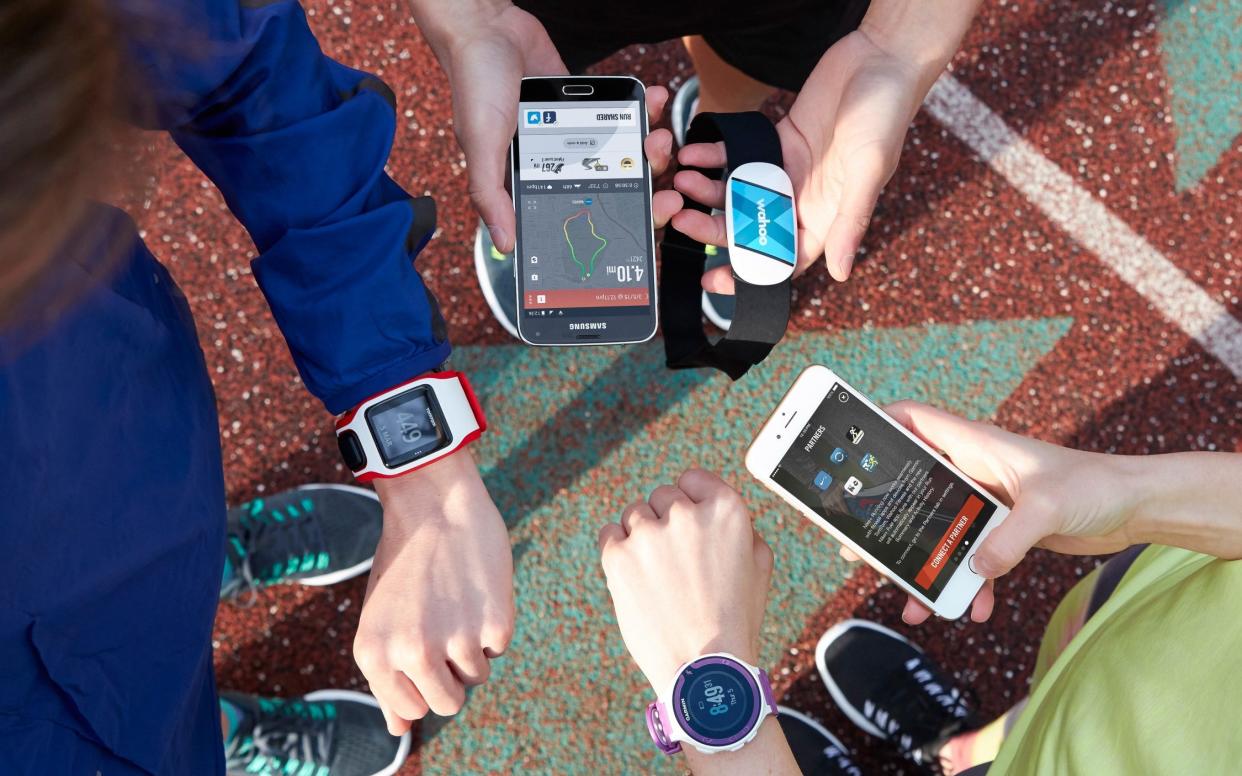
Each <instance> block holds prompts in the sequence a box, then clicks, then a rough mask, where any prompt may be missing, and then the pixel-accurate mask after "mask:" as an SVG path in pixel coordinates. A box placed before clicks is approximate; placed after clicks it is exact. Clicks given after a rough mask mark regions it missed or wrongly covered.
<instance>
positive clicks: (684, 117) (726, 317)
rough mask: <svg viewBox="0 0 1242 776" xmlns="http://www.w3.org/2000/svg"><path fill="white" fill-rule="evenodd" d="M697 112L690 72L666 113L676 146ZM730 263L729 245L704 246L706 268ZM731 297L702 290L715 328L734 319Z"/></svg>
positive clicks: (683, 140) (696, 94) (696, 87)
mask: <svg viewBox="0 0 1242 776" xmlns="http://www.w3.org/2000/svg"><path fill="white" fill-rule="evenodd" d="M698 112H699V77H698V76H697V75H696V76H691V77H690V78H689V79H688V80H687V81H686V82H685V83H684V84H682V85H681V88H680V89H678V90H677V94H675V95H673V107H672V109H671V110H670V111H669V116H670V119H671V121H672V124H673V137H674V138H675V139H676V140H677V145H678V147H681V146H684V145H685V144H686V131H687V130H689V128H690V121H691V120H692V119H693V118H694V116H695V114H696V113H698ZM721 212H722V211H720V210H715V211H712V214H713V215H719V214H720V213H721ZM728 265H729V249H728V248H724V247H717V246H715V245H709V246H707V266H706V267H705V269H715V268H716V267H727V266H728ZM733 310H734V299H733V297H732V296H731V295H728V294H709V293H707V292H706V291H704V292H703V315H705V316H707V320H709V321H711V322H712V323H713V324H715V325H716V326H717V327H718V328H720V329H723V330H725V331H728V330H729V326H730V325H732V323H733Z"/></svg>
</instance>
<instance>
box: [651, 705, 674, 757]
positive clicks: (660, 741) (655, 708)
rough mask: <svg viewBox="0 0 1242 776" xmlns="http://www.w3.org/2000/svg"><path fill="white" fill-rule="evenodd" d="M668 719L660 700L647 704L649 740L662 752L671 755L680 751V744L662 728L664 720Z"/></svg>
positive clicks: (665, 709)
mask: <svg viewBox="0 0 1242 776" xmlns="http://www.w3.org/2000/svg"><path fill="white" fill-rule="evenodd" d="M665 719H668V710H667V708H666V707H665V706H664V704H663V703H661V702H660V701H658V700H656V701H652V702H651V703H648V704H647V732H648V733H650V734H651V740H652V741H654V742H655V745H656V746H657V747H658V748H659V749H660V751H661V752H663V753H664V754H668V755H672V754H677V753H678V752H680V751H681V744H680V743H679V742H677V741H674V740H672V738H671V737H670V736H669V735H668V731H667V730H665V729H664V720H665Z"/></svg>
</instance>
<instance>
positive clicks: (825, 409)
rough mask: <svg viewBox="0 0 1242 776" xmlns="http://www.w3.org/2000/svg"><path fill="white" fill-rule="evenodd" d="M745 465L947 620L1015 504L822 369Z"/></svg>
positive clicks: (956, 613) (960, 608) (956, 612)
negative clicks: (984, 545) (979, 554)
mask: <svg viewBox="0 0 1242 776" xmlns="http://www.w3.org/2000/svg"><path fill="white" fill-rule="evenodd" d="M746 468H747V469H748V470H749V471H750V473H751V474H752V475H754V476H755V478H757V479H758V480H759V481H760V482H762V483H763V484H764V485H765V486H767V488H768V489H769V490H771V491H773V492H774V493H776V494H777V495H778V496H780V497H781V498H783V499H784V500H785V501H787V502H789V504H790V505H791V506H793V507H794V508H795V509H797V510H798V511H799V512H801V513H802V514H803V515H805V516H806V517H807V518H808V519H809V520H811V522H813V523H815V524H816V525H818V526H819V527H821V528H823V529H824V530H825V531H827V532H828V533H830V534H832V535H833V536H835V537H836V538H837V539H838V540H839V541H840V542H841V543H842V544H844V545H845V546H847V547H849V548H850V549H851V550H853V551H854V552H856V553H857V554H858V555H859V556H860V557H862V558H863V560H865V561H867V563H869V564H870V565H871V566H872V567H873V568H875V569H876V570H878V571H880V572H881V573H883V574H884V575H885V576H887V577H889V578H890V579H892V580H893V581H894V582H895V583H897V584H898V585H900V586H901V588H902V589H903V590H905V591H906V592H907V593H909V594H910V595H912V596H914V597H915V598H917V599H918V600H919V601H921V602H922V603H923V604H924V605H925V606H927V607H928V608H929V609H931V610H932V611H933V612H935V613H936V614H938V615H939V616H941V617H947V618H949V619H957V618H958V617H961V616H962V614H963V613H964V612H965V611H966V609H967V607H969V606H970V602H971V600H973V599H974V597H975V594H976V593H978V592H979V588H980V587H982V586H983V583H984V581H985V579H984V578H983V577H981V576H979V575H978V574H976V573H974V571H973V570H972V568H971V558H972V557H973V556H974V554H975V550H976V549H978V547H979V543H980V542H982V541H983V538H984V537H985V536H987V535H988V532H989V531H991V530H992V529H993V528H995V527H996V526H998V525H1000V523H1001V521H1002V520H1004V519H1005V516H1006V515H1008V514H1009V510H1008V509H1007V508H1006V507H1005V506H1004V505H1003V504H1001V503H1000V502H999V501H997V500H996V499H995V498H993V497H992V496H991V494H989V493H988V492H987V491H986V490H984V489H983V488H982V487H981V486H980V485H978V484H976V483H975V482H973V481H972V480H971V479H970V478H969V477H967V476H966V475H965V474H963V473H962V472H960V471H958V469H957V468H956V467H954V466H953V464H951V463H949V462H948V461H947V460H945V458H944V457H943V456H941V455H939V454H937V453H936V452H935V451H933V450H932V449H931V448H930V447H928V446H927V445H926V444H924V443H923V442H922V440H920V439H919V438H918V437H916V436H914V435H913V434H912V433H910V432H909V431H907V430H906V429H905V428H904V427H903V426H902V425H901V424H900V423H898V422H897V421H895V420H893V419H892V418H890V417H889V416H888V415H886V414H885V413H884V411H883V410H881V409H880V408H879V407H877V406H876V405H875V404H873V403H871V401H869V400H868V399H867V397H865V396H863V395H862V394H861V393H859V392H858V391H856V390H854V389H853V388H852V387H850V386H849V385H847V384H846V383H845V381H844V380H842V379H841V378H840V377H838V376H837V375H836V374H834V373H833V372H832V370H830V369H828V368H827V367H823V366H818V365H816V366H810V367H808V368H807V369H805V370H804V371H803V372H802V374H801V375H799V376H798V379H797V380H796V381H795V382H794V384H793V386H792V387H791V388H790V389H789V391H788V392H787V393H786V394H785V397H784V398H783V399H781V402H780V404H779V405H778V406H777V407H776V409H775V410H774V411H773V412H772V415H771V417H769V418H768V420H767V422H766V423H764V424H763V428H762V429H761V430H760V431H759V434H758V436H756V437H755V441H754V442H752V443H751V446H750V449H749V450H748V451H747V452H746Z"/></svg>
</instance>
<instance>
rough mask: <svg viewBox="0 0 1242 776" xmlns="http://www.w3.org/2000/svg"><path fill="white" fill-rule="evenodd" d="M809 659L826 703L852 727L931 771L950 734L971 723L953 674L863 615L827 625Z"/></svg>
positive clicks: (971, 715)
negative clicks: (827, 694)
mask: <svg viewBox="0 0 1242 776" xmlns="http://www.w3.org/2000/svg"><path fill="white" fill-rule="evenodd" d="M815 664H816V665H817V666H819V675H820V676H821V677H823V680H824V684H826V685H827V686H828V692H830V693H831V694H832V698H833V700H835V701H836V702H837V705H838V706H840V707H841V710H842V711H843V712H845V715H846V716H847V717H849V718H850V720H851V721H852V722H853V723H854V724H855V725H858V726H859V727H860V728H862V729H863V730H865V731H866V732H868V733H870V734H871V735H873V736H875V737H876V738H880V739H883V740H885V741H891V742H892V743H893V744H895V745H896V746H897V748H898V749H899V750H900V751H901V753H902V754H903V755H905V756H906V757H907V758H908V759H910V760H912V761H913V762H915V763H917V764H920V765H923V766H926V767H928V768H929V769H933V770H934V769H936V768H937V767H938V766H939V761H938V753H939V751H940V748H941V747H942V746H944V744H945V742H946V741H948V740H949V738H951V737H952V736H954V735H956V734H957V733H959V732H961V731H963V730H969V729H972V728H975V727H978V726H979V721H978V720H977V719H976V717H975V714H974V710H973V709H972V708H971V704H970V703H969V702H968V701H967V699H966V697H965V696H964V694H963V692H962V691H961V690H960V689H959V688H958V687H956V686H955V684H954V682H953V679H952V678H951V677H949V676H948V675H947V674H945V673H944V672H943V671H942V670H941V669H940V668H939V667H938V666H937V665H936V664H935V663H933V662H931V660H929V659H928V657H927V656H926V655H924V654H923V650H921V649H919V648H918V647H916V646H915V645H914V644H911V643H910V642H909V641H908V640H906V638H905V637H903V636H902V635H901V634H899V633H896V632H894V631H892V630H889V629H888V628H885V627H884V626H882V625H876V624H875V623H873V622H866V621H865V620H846V621H844V622H841V623H838V624H837V625H834V626H833V627H832V628H829V629H828V632H827V633H825V634H824V635H823V637H822V638H820V640H819V644H818V645H816V647H815Z"/></svg>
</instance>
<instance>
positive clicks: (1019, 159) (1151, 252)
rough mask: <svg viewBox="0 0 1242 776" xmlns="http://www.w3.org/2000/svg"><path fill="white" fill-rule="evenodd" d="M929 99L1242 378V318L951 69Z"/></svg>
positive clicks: (1005, 173) (959, 132)
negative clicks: (1119, 216)
mask: <svg viewBox="0 0 1242 776" xmlns="http://www.w3.org/2000/svg"><path fill="white" fill-rule="evenodd" d="M923 106H924V107H925V108H927V112H928V113H930V114H931V115H932V117H934V118H935V119H936V120H937V121H939V122H940V123H941V124H943V125H944V126H945V127H946V128H947V129H948V130H949V131H950V132H952V133H953V134H954V135H956V136H957V137H958V139H959V140H961V141H962V142H964V143H965V144H966V145H968V146H970V148H971V150H973V151H974V152H975V153H976V154H978V155H979V157H980V158H981V159H983V161H985V162H987V164H988V166H989V167H991V168H992V169H993V170H995V171H996V172H998V173H1000V175H1001V176H1002V177H1004V178H1005V180H1006V181H1008V182H1009V184H1010V185H1011V186H1013V187H1014V188H1015V189H1017V190H1018V191H1020V192H1021V193H1022V195H1023V196H1025V197H1026V198H1027V199H1028V200H1030V201H1031V203H1032V204H1034V205H1035V206H1036V207H1038V208H1039V209H1040V210H1042V211H1043V212H1044V215H1046V216H1047V217H1048V218H1050V219H1051V220H1052V221H1053V223H1055V224H1057V225H1058V226H1059V227H1061V228H1062V229H1063V230H1065V232H1066V233H1067V234H1069V236H1070V237H1072V238H1074V240H1076V241H1077V242H1078V243H1079V244H1081V245H1082V246H1083V247H1085V248H1087V249H1088V250H1090V251H1091V252H1092V253H1094V254H1095V255H1096V256H1097V257H1099V259H1100V261H1102V262H1104V264H1106V265H1108V267H1109V268H1110V269H1112V270H1113V272H1116V273H1117V274H1118V275H1119V276H1120V277H1121V279H1122V280H1124V281H1125V282H1127V283H1129V284H1130V285H1131V286H1133V287H1134V289H1135V290H1136V291H1138V292H1139V293H1140V294H1142V295H1143V296H1144V297H1145V298H1146V299H1147V301H1149V302H1151V304H1152V305H1153V306H1155V308H1156V310H1158V311H1159V312H1160V314H1161V315H1163V316H1164V317H1165V318H1168V319H1169V320H1170V321H1172V322H1173V323H1174V324H1176V325H1177V326H1179V327H1181V329H1182V330H1183V331H1185V332H1186V333H1187V334H1189V335H1190V336H1191V337H1193V338H1194V339H1195V340H1196V341H1197V342H1198V343H1199V344H1200V345H1202V346H1203V347H1204V348H1205V349H1206V350H1207V351H1208V352H1209V353H1211V354H1212V355H1214V356H1216V358H1218V359H1220V361H1221V363H1222V364H1224V365H1225V367H1226V368H1227V369H1229V371H1230V372H1233V375H1234V377H1236V378H1237V379H1239V380H1242V322H1239V321H1238V319H1236V318H1234V317H1233V316H1232V315H1231V314H1230V313H1229V310H1228V309H1226V308H1225V306H1224V305H1222V304H1221V303H1220V302H1218V301H1216V300H1215V299H1213V298H1212V297H1211V295H1209V294H1208V293H1207V292H1206V291H1204V290H1203V289H1202V288H1201V287H1200V286H1199V285H1198V284H1196V283H1195V282H1194V281H1193V280H1191V279H1190V277H1188V276H1187V275H1186V273H1185V272H1183V271H1182V270H1181V269H1179V268H1178V267H1177V266H1176V265H1174V264H1173V262H1171V261H1169V260H1168V259H1167V258H1165V257H1164V255H1163V254H1161V253H1160V251H1158V250H1156V249H1155V247H1153V246H1152V244H1151V243H1149V242H1147V240H1145V239H1143V237H1141V236H1140V235H1139V234H1137V233H1136V232H1135V231H1134V230H1133V229H1131V228H1130V227H1129V225H1127V224H1126V223H1125V222H1124V221H1122V220H1121V219H1120V218H1118V217H1117V216H1115V215H1113V213H1112V212H1111V211H1109V209H1108V208H1106V207H1104V205H1103V204H1102V203H1101V202H1099V201H1098V200H1097V199H1096V198H1095V197H1093V196H1092V195H1091V194H1090V193H1088V192H1087V191H1086V190H1084V189H1083V188H1082V187H1080V186H1079V185H1078V184H1077V183H1075V182H1074V179H1073V178H1072V177H1070V175H1069V174H1067V173H1066V172H1065V171H1064V170H1062V169H1061V168H1060V167H1058V166H1056V164H1054V163H1053V162H1052V161H1050V160H1049V159H1048V158H1047V157H1045V156H1044V155H1043V154H1041V153H1040V152H1039V150H1038V149H1037V148H1035V146H1033V145H1031V144H1030V143H1029V142H1027V141H1026V140H1025V139H1023V138H1022V136H1021V135H1019V134H1018V133H1017V132H1015V131H1014V130H1013V129H1011V128H1010V127H1009V125H1007V124H1006V123H1005V122H1004V120H1003V119H1001V117H1000V116H997V115H996V114H995V113H994V112H992V109H991V108H989V107H988V106H987V105H984V104H983V102H982V101H981V100H980V99H979V98H978V97H976V96H975V95H974V94H972V93H971V91H970V90H969V89H968V88H966V86H965V85H964V84H963V83H962V82H961V81H958V80H957V79H956V78H954V77H953V76H951V75H949V74H947V73H946V74H945V75H943V76H941V77H940V80H938V81H937V82H936V84H935V86H933V87H932V90H931V92H930V93H928V95H927V99H926V100H925V101H924V103H923Z"/></svg>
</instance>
